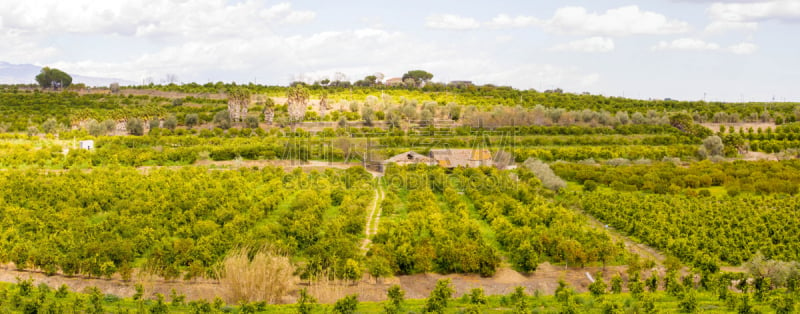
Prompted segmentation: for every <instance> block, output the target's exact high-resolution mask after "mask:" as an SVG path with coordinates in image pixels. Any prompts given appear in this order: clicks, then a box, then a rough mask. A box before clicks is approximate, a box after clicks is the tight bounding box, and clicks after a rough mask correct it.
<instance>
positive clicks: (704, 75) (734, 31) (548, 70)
mask: <svg viewBox="0 0 800 314" xmlns="http://www.w3.org/2000/svg"><path fill="white" fill-rule="evenodd" d="M0 61H4V62H10V63H14V64H35V65H39V66H51V67H56V68H59V69H61V70H64V71H66V72H67V73H77V74H81V75H87V76H95V77H114V78H120V79H125V80H130V81H134V82H140V83H141V82H150V81H153V82H155V83H160V82H163V81H164V80H165V79H166V77H167V75H170V74H171V75H174V76H176V77H177V78H178V81H180V82H197V83H201V84H204V83H207V82H217V81H223V82H231V81H233V82H237V83H249V82H254V83H258V84H270V85H287V84H288V83H290V82H291V81H294V80H305V81H309V82H311V81H314V80H320V79H323V78H330V79H334V78H336V77H337V76H340V75H341V74H339V75H337V74H336V73H342V74H344V77H345V78H346V79H348V80H351V81H355V80H358V79H361V78H363V77H364V76H366V75H371V74H374V73H382V74H384V76H385V78H387V79H388V78H391V77H399V76H402V75H403V73H405V72H406V71H408V70H414V69H423V70H426V71H428V72H431V73H433V75H434V78H433V80H434V81H440V82H448V81H453V80H469V81H473V82H475V83H477V84H488V83H491V84H495V85H510V86H513V87H515V88H519V89H530V88H532V89H536V90H540V91H541V90H547V89H555V88H562V89H563V90H565V91H568V92H574V93H582V92H589V93H592V94H602V95H607V96H623V97H629V98H639V99H662V98H673V99H681V100H703V99H705V100H707V101H715V100H716V101H772V100H775V101H784V100H785V101H800V0H767V1H757V0H729V1H706V0H652V1H616V0H613V1H597V0H593V1H540V0H526V1H504V0H494V1H467V0H452V1H451V0H427V1H425V0H422V1H418V0H404V1H380V0H377V1H352V0H339V1H310V0H298V1H259V0H240V1H226V0H174V1H168V0H118V1H114V0H107V1H94V0H71V1H63V0H26V1H18V0H0Z"/></svg>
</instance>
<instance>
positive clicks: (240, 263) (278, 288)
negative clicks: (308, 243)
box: [218, 248, 295, 303]
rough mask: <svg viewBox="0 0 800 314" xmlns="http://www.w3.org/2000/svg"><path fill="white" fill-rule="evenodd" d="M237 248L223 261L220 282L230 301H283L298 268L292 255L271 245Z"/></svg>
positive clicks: (292, 286) (293, 284) (226, 297)
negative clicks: (274, 250)
mask: <svg viewBox="0 0 800 314" xmlns="http://www.w3.org/2000/svg"><path fill="white" fill-rule="evenodd" d="M249 253H250V250H249V249H247V248H241V249H238V250H234V251H233V252H231V253H230V254H228V256H227V257H225V260H224V261H223V262H222V266H221V269H220V273H219V276H218V277H219V278H220V280H219V284H220V286H221V287H222V290H223V291H224V292H225V295H224V299H225V300H226V301H227V302H228V303H239V302H242V301H244V302H253V301H267V302H269V303H280V301H281V300H282V297H283V296H284V295H286V294H287V293H288V292H289V291H290V290H291V289H292V288H294V286H295V278H294V272H295V268H294V265H292V263H291V261H289V257H287V256H285V255H280V254H276V253H274V252H273V251H272V250H270V249H268V248H261V249H259V250H257V251H256V252H255V253H254V254H253V257H252V258H250V256H249Z"/></svg>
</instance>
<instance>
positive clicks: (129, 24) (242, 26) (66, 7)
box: [0, 0, 316, 38]
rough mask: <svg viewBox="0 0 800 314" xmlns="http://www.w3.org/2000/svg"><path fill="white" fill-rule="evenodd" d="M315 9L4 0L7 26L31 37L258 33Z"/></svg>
mask: <svg viewBox="0 0 800 314" xmlns="http://www.w3.org/2000/svg"><path fill="white" fill-rule="evenodd" d="M315 16H316V13H315V12H312V11H297V10H293V9H292V6H291V4H289V3H279V4H275V5H273V6H267V5H266V4H265V3H263V2H261V1H256V0H245V1H242V2H237V3H230V2H228V1H222V0H212V1H203V0H184V1H170V0H155V1H148V0H121V1H93V0H75V1H60V0H39V1H2V2H0V19H1V20H3V27H4V28H10V29H16V30H19V31H21V32H24V33H26V34H32V35H55V34H64V33H80V34H87V33H88V34H105V35H107V34H119V35H125V36H128V35H136V36H141V37H147V36H180V37H181V38H186V37H188V38H197V37H210V36H211V37H226V36H232V35H236V34H258V33H263V32H265V31H269V29H270V28H272V27H274V26H276V25H282V24H296V23H305V22H309V21H311V20H313V19H314V18H315Z"/></svg>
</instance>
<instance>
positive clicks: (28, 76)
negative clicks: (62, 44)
mask: <svg viewBox="0 0 800 314" xmlns="http://www.w3.org/2000/svg"><path fill="white" fill-rule="evenodd" d="M41 69H42V67H40V66H38V65H33V64H11V63H8V62H3V61H0V84H36V80H35V79H34V78H35V77H36V75H37V74H39V71H41ZM67 74H69V75H70V76H72V83H73V84H77V83H84V84H86V86H108V85H109V84H111V83H115V82H116V83H119V84H120V85H136V82H133V81H128V80H122V79H116V78H108V77H92V76H84V75H80V74H74V73H69V72H67Z"/></svg>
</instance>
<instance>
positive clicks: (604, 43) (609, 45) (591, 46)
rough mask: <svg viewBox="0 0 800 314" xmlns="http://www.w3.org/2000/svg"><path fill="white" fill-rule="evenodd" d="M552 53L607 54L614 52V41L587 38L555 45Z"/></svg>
mask: <svg viewBox="0 0 800 314" xmlns="http://www.w3.org/2000/svg"><path fill="white" fill-rule="evenodd" d="M551 50H553V51H578V52H609V51H613V50H614V40H612V39H611V38H607V37H599V36H595V37H589V38H584V39H579V40H575V41H571V42H568V43H564V44H559V45H556V46H555V47H553V48H551Z"/></svg>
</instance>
